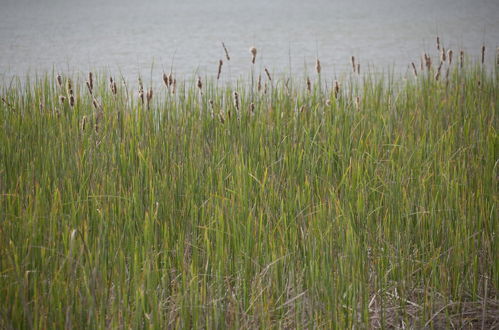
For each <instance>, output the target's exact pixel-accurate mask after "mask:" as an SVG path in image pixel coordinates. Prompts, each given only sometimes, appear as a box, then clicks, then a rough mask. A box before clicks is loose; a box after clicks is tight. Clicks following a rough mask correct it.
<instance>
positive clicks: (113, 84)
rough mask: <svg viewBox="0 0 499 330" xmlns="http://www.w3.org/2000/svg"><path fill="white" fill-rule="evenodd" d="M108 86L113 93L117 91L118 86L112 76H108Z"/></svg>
mask: <svg viewBox="0 0 499 330" xmlns="http://www.w3.org/2000/svg"><path fill="white" fill-rule="evenodd" d="M109 88H110V89H111V93H113V94H114V95H116V94H117V93H118V87H117V86H116V81H114V80H113V77H109Z"/></svg>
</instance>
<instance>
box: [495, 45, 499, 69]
mask: <svg viewBox="0 0 499 330" xmlns="http://www.w3.org/2000/svg"><path fill="white" fill-rule="evenodd" d="M496 65H499V47H497V48H496Z"/></svg>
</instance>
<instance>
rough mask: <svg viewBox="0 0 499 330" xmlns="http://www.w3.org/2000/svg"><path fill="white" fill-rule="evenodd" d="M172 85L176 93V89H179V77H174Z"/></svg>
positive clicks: (173, 91)
mask: <svg viewBox="0 0 499 330" xmlns="http://www.w3.org/2000/svg"><path fill="white" fill-rule="evenodd" d="M172 86H173V88H172V93H173V94H175V91H176V90H177V78H173V82H172Z"/></svg>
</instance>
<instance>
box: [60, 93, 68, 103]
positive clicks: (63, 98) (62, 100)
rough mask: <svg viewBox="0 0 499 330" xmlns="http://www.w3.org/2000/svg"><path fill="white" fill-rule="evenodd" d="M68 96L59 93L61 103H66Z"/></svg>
mask: <svg viewBox="0 0 499 330" xmlns="http://www.w3.org/2000/svg"><path fill="white" fill-rule="evenodd" d="M65 101H66V97H65V96H64V95H59V103H61V104H64V102H65Z"/></svg>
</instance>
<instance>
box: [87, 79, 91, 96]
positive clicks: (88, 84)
mask: <svg viewBox="0 0 499 330" xmlns="http://www.w3.org/2000/svg"><path fill="white" fill-rule="evenodd" d="M87 88H88V92H89V93H90V95H92V85H90V82H88V81H87Z"/></svg>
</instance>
